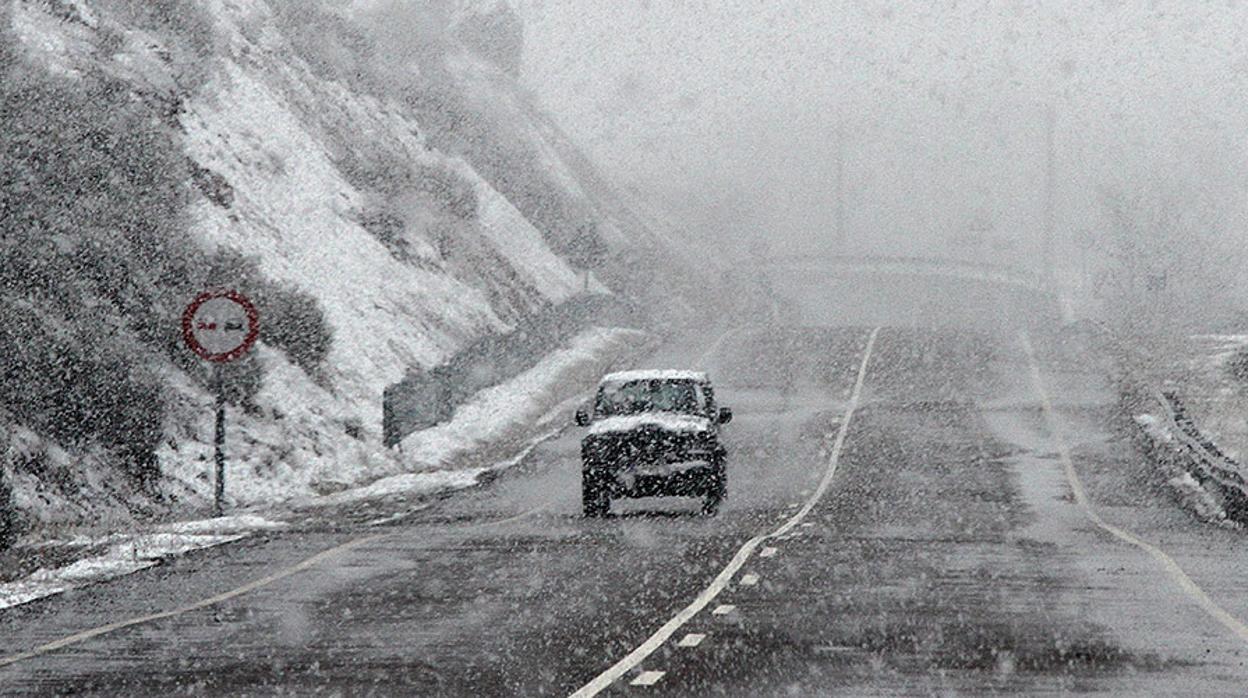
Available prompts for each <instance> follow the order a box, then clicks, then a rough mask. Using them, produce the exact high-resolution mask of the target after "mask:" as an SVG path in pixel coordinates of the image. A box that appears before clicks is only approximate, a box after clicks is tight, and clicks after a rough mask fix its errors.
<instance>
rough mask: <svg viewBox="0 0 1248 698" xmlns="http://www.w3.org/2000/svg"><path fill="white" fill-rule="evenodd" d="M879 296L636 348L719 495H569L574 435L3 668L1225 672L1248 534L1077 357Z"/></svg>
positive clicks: (346, 522) (869, 683)
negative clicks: (864, 311)
mask: <svg viewBox="0 0 1248 698" xmlns="http://www.w3.org/2000/svg"><path fill="white" fill-rule="evenodd" d="M985 312H986V313H988V312H990V309H986V310H985ZM1015 315H1016V314H1015ZM887 319H888V318H887V317H882V318H881V321H880V322H879V323H875V322H873V323H868V324H862V325H856V326H851V327H790V328H780V327H766V328H747V329H742V330H739V331H736V332H733V333H731V334H729V335H727V336H726V337H725V339H724V341H723V342H721V343H719V344H717V345H716V347H715V349H714V351H713V352H711V353H710V355H709V356H705V357H704V356H703V355H704V353H705V351H706V349H707V347H706V346H705V345H703V344H700V343H698V342H692V341H691V342H689V343H687V344H681V343H676V344H673V345H670V346H667V347H664V348H663V349H661V350H660V352H659V355H657V356H655V357H653V359H652V361H651V363H655V364H670V365H688V364H691V363H697V362H698V361H699V360H700V359H702V358H705V364H706V365H705V367H706V368H708V369H709V370H710V371H711V372H712V375H713V377H715V378H717V380H718V383H719V385H720V393H721V395H722V400H723V402H724V403H725V404H728V405H730V406H732V407H733V408H734V410H735V411H736V414H737V419H736V420H735V421H734V422H733V423H732V424H730V425H729V426H728V427H727V428H726V434H727V439H728V445H729V447H730V449H731V453H732V458H733V459H732V461H731V463H730V466H729V467H730V470H729V478H730V480H729V488H730V493H729V500H728V502H727V503H726V505H725V509H724V511H723V512H722V513H721V515H720V516H719V517H717V518H714V519H708V518H703V517H700V516H698V515H697V513H696V512H697V505H696V503H695V502H692V501H688V502H685V501H681V500H638V501H635V502H624V503H618V502H617V503H615V504H614V505H613V511H614V512H615V515H614V516H612V517H610V518H607V519H604V520H585V519H582V518H581V517H580V516H579V505H580V502H579V462H578V450H577V448H578V439H579V435H580V434H579V431H577V430H574V429H570V430H569V431H568V432H567V433H566V434H565V435H563V436H561V437H560V438H557V439H554V440H552V441H550V442H548V443H546V444H544V445H543V446H541V447H539V448H537V449H535V450H534V452H533V453H532V454H531V455H530V456H529V457H528V458H527V459H526V461H525V462H524V463H522V464H521V465H520V466H518V467H517V468H515V469H513V470H512V471H509V472H507V473H506V474H504V475H502V476H501V477H500V478H499V479H498V480H496V481H495V482H493V483H492V484H491V485H489V486H487V487H482V488H478V489H475V490H471V491H469V492H465V493H461V494H459V495H456V496H453V497H448V498H444V499H437V500H433V501H430V502H426V503H424V505H422V504H421V503H416V502H386V503H380V504H373V505H368V506H367V507H363V505H358V504H357V505H352V506H350V507H344V508H343V509H341V510H337V511H328V512H326V513H325V514H324V516H323V518H320V519H317V520H312V521H309V522H307V523H305V524H303V525H300V526H295V527H292V529H290V530H284V531H275V532H273V533H271V534H269V535H268V536H267V537H263V538H253V539H249V540H247V541H244V542H240V543H237V544H231V545H227V546H223V547H220V548H214V549H210V550H204V551H201V552H199V553H195V554H192V555H190V556H188V557H185V558H181V559H178V560H174V561H172V562H170V563H169V564H167V565H162V566H159V567H156V568H152V569H149V570H145V571H142V572H138V573H136V574H134V575H131V576H129V577H126V578H123V579H119V580H116V581H114V582H110V583H108V584H103V585H99V586H95V587H91V588H87V589H81V590H77V591H74V592H70V593H67V594H65V595H62V596H59V597H53V598H49V599H45V600H43V601H39V602H35V603H32V604H30V605H27V606H22V607H18V608H14V609H10V610H8V611H5V612H0V656H5V657H15V658H16V661H12V662H11V663H9V664H7V665H5V666H3V667H0V692H4V693H23V692H27V693H70V692H76V693H86V694H92V693H96V694H107V695H116V694H119V693H124V694H144V693H147V694H168V693H171V692H175V691H179V690H182V691H187V692H190V693H198V694H220V693H240V692H245V693H252V694H255V693H261V694H267V693H274V692H279V691H282V690H286V691H289V692H294V693H310V692H316V691H324V692H327V693H351V694H356V693H374V694H379V695H390V694H402V695H525V696H529V695H555V696H560V695H572V694H574V693H577V692H578V691H579V692H580V693H581V695H592V694H599V695H647V696H648V695H704V694H712V695H733V696H738V695H740V696H744V695H760V696H768V695H823V694H837V695H861V694H872V693H892V694H895V693H906V694H913V693H937V692H939V693H962V692H972V691H990V692H998V693H1011V692H1013V693H1020V694H1033V693H1036V692H1040V691H1051V690H1070V691H1089V692H1105V693H1118V694H1141V693H1156V694H1177V693H1185V694H1186V693H1200V694H1216V693H1226V694H1231V695H1235V694H1240V693H1242V687H1243V686H1244V685H1246V683H1245V682H1246V681H1248V667H1245V666H1244V664H1243V658H1244V656H1245V653H1246V652H1248V643H1246V642H1245V640H1244V638H1243V637H1241V636H1240V634H1238V633H1237V632H1236V631H1235V630H1234V628H1235V625H1234V623H1237V622H1240V621H1242V620H1244V619H1245V618H1248V595H1244V594H1242V593H1240V588H1241V577H1242V575H1241V574H1240V570H1242V569H1243V566H1244V563H1245V559H1244V553H1243V552H1242V549H1243V547H1244V546H1243V542H1244V540H1243V536H1244V534H1243V533H1242V532H1237V531H1228V530H1223V529H1217V528H1211V527H1207V526H1204V525H1202V524H1199V523H1198V522H1196V521H1194V520H1192V519H1191V518H1189V517H1188V516H1187V515H1186V514H1185V513H1183V511H1182V510H1181V509H1179V508H1178V507H1177V506H1174V505H1173V504H1172V503H1171V501H1170V499H1169V495H1168V494H1167V493H1166V491H1165V489H1164V486H1163V485H1162V484H1161V483H1158V482H1156V480H1155V478H1153V477H1152V475H1151V473H1150V470H1149V469H1148V467H1147V466H1146V465H1145V464H1143V463H1141V462H1140V460H1139V459H1138V458H1136V457H1134V456H1133V454H1131V452H1130V450H1129V446H1128V445H1127V444H1126V443H1125V442H1124V441H1123V440H1122V439H1120V438H1119V437H1118V436H1117V435H1116V434H1115V432H1114V431H1113V430H1112V429H1111V428H1110V426H1109V425H1110V419H1111V416H1112V406H1113V395H1112V394H1110V393H1109V392H1108V390H1107V389H1106V388H1105V387H1104V386H1103V383H1102V376H1103V368H1104V367H1103V366H1101V365H1100V363H1099V362H1100V361H1101V358H1100V357H1098V356H1096V355H1095V354H1094V353H1091V352H1092V350H1091V349H1089V348H1087V347H1085V346H1083V345H1082V343H1081V341H1080V340H1079V338H1078V337H1077V336H1073V335H1072V336H1063V335H1060V334H1046V333H1043V332H1039V331H1035V330H1033V331H1032V332H1031V334H1030V336H1029V338H1028V339H1027V340H1026V341H1024V339H1023V337H1022V336H1020V334H1019V333H1018V331H1017V328H1012V327H1011V328H1006V327H1000V328H994V327H981V328H979V329H975V328H973V327H970V326H966V327H961V328H952V327H947V328H936V329H933V328H923V327H921V326H920V327H914V326H912V325H913V324H914V323H913V322H910V319H909V318H907V322H906V326H905V327H897V326H895V325H890V324H889V323H888V322H887ZM877 324H878V325H882V326H881V327H880V328H879V329H878V330H877V329H875V328H876V326H877ZM1076 481H1077V483H1078V487H1077V488H1076V489H1072V482H1076ZM388 507H389V508H392V509H393V512H411V513H410V514H408V515H406V516H399V517H387V516H386V513H387V511H388V509H387V508H388ZM393 512H392V513H393ZM1089 512H1094V513H1095V518H1089ZM386 519H388V520H389V523H386V524H384V525H382V526H368V525H367V523H368V522H375V521H378V520H386ZM1106 526H1108V527H1110V528H1112V529H1113V531H1110V530H1108V529H1107V528H1106ZM1114 531H1118V532H1120V533H1125V534H1126V535H1127V538H1124V537H1123V536H1121V535H1119V534H1118V533H1114ZM1137 541H1138V542H1142V543H1145V544H1146V545H1145V546H1144V547H1141V546H1140V545H1139V544H1138V543H1137ZM344 544H345V547H339V546H343V545H344ZM329 551H332V552H329ZM1176 570H1179V571H1181V572H1180V573H1176ZM1184 580H1186V581H1184ZM1202 599H1203V600H1202ZM1215 609H1216V610H1215ZM40 647H43V648H44V649H42V650H39V649H37V648H40ZM31 650H35V652H33V653H30V651H31ZM23 653H29V654H23ZM2 661H4V660H0V662H2Z"/></svg>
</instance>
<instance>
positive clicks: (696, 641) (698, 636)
mask: <svg viewBox="0 0 1248 698" xmlns="http://www.w3.org/2000/svg"><path fill="white" fill-rule="evenodd" d="M705 639H706V633H689V634H688V635H685V636H684V637H682V638H680V642H677V643H676V646H677V647H697V646H698V645H700V644H702V641H703V640H705Z"/></svg>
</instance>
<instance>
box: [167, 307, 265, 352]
mask: <svg viewBox="0 0 1248 698" xmlns="http://www.w3.org/2000/svg"><path fill="white" fill-rule="evenodd" d="M259 336H260V314H259V313H258V312H256V306H254V305H252V304H251V301H249V300H247V297H246V296H244V295H243V294H241V293H239V292H238V291H231V290H221V291H207V292H205V293H201V294H199V295H198V296H197V297H196V298H195V300H193V301H191V304H190V305H188V306H186V310H185V311H184V312H183V313H182V338H183V339H184V340H185V341H186V346H187V347H189V348H190V350H191V351H193V352H195V353H196V354H198V355H199V357H200V358H201V359H205V360H207V361H215V362H217V363H225V362H227V361H233V360H234V359H237V358H238V357H240V356H242V355H243V354H246V353H247V351H248V350H249V349H251V346H252V345H253V344H255V343H256V338H257V337H259Z"/></svg>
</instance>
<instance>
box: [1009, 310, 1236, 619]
mask: <svg viewBox="0 0 1248 698" xmlns="http://www.w3.org/2000/svg"><path fill="white" fill-rule="evenodd" d="M1019 336H1020V338H1021V339H1022V344H1023V350H1024V351H1025V352H1026V353H1027V361H1028V363H1029V364H1030V367H1031V379H1032V381H1033V382H1034V383H1035V387H1036V393H1037V394H1038V395H1039V396H1040V405H1041V406H1042V407H1043V409H1044V416H1045V419H1046V420H1047V421H1048V423H1049V431H1050V432H1051V433H1052V434H1053V442H1054V444H1055V445H1056V446H1057V453H1058V455H1059V456H1060V457H1061V459H1062V465H1063V466H1065V468H1066V481H1067V482H1068V483H1070V489H1071V491H1072V492H1074V495H1075V502H1076V503H1077V504H1078V505H1079V507H1080V508H1081V509H1083V513H1084V515H1085V516H1087V517H1088V519H1089V520H1090V521H1091V522H1092V523H1094V524H1096V526H1097V527H1098V528H1100V529H1101V530H1103V531H1105V532H1107V533H1109V534H1110V535H1112V536H1114V537H1115V538H1117V539H1119V540H1121V541H1124V542H1126V543H1130V544H1131V545H1134V546H1135V547H1137V548H1139V549H1141V550H1143V551H1144V552H1146V553H1148V554H1149V555H1151V556H1152V557H1153V559H1154V560H1156V561H1157V562H1158V563H1160V564H1161V567H1162V569H1163V570H1165V572H1166V574H1168V575H1169V576H1170V578H1171V579H1173V580H1174V581H1175V583H1176V584H1178V585H1179V589H1181V590H1182V591H1183V593H1184V594H1186V595H1187V596H1188V597H1189V598H1190V599H1192V600H1193V601H1195V602H1196V605H1197V606H1200V608H1201V609H1202V610H1203V611H1204V612H1205V613H1207V614H1209V616H1210V617H1211V618H1213V619H1214V620H1216V621H1218V622H1219V623H1221V624H1222V625H1223V627H1225V628H1226V629H1227V630H1230V631H1231V632H1232V633H1234V634H1235V635H1236V636H1238V637H1239V639H1240V640H1243V641H1244V642H1248V625H1245V624H1244V622H1243V621H1241V620H1240V619H1238V618H1236V617H1235V616H1233V615H1231V614H1230V613H1228V612H1227V611H1226V610H1225V609H1223V608H1222V607H1221V606H1219V605H1218V604H1217V603H1216V602H1214V600H1213V599H1212V598H1210V597H1209V594H1207V593H1205V590H1204V589H1201V588H1200V586H1198V585H1197V584H1196V582H1194V581H1192V578H1191V577H1189V576H1187V573H1186V572H1184V571H1183V568H1182V567H1180V566H1179V563H1177V562H1175V561H1174V558H1172V557H1170V556H1169V555H1167V554H1166V553H1165V551H1163V550H1162V549H1161V548H1158V547H1157V546H1155V545H1153V544H1152V543H1149V542H1148V541H1145V540H1144V539H1142V538H1140V537H1139V536H1137V535H1135V534H1134V533H1131V532H1130V531H1128V530H1126V529H1123V528H1119V527H1117V526H1115V525H1113V524H1111V523H1109V522H1107V521H1105V519H1102V518H1101V515H1100V514H1098V513H1097V512H1096V509H1094V508H1093V506H1092V501H1091V500H1090V499H1088V495H1087V492H1086V491H1085V490H1084V489H1083V482H1082V481H1080V480H1079V475H1078V473H1076V472H1075V462H1074V459H1073V458H1072V457H1071V455H1070V447H1069V446H1068V445H1067V442H1066V436H1065V434H1064V433H1063V432H1062V428H1061V424H1060V423H1059V422H1058V419H1057V414H1056V412H1055V411H1054V409H1053V401H1052V400H1050V399H1049V393H1048V391H1047V390H1046V389H1045V386H1044V378H1043V377H1042V376H1041V375H1040V364H1039V361H1037V359H1036V350H1035V349H1034V348H1033V347H1032V346H1031V338H1030V337H1028V336H1027V333H1026V332H1020V333H1019Z"/></svg>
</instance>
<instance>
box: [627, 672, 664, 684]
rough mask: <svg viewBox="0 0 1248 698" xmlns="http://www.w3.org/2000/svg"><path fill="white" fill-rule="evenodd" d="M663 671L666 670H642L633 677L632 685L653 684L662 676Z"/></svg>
mask: <svg viewBox="0 0 1248 698" xmlns="http://www.w3.org/2000/svg"><path fill="white" fill-rule="evenodd" d="M665 673H667V672H665V671H643V672H641V673H640V674H638V675H637V678H635V679H633V681H632V685H634V686H653V685H654V684H656V683H658V682H659V679H661V678H663V674H665Z"/></svg>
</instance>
